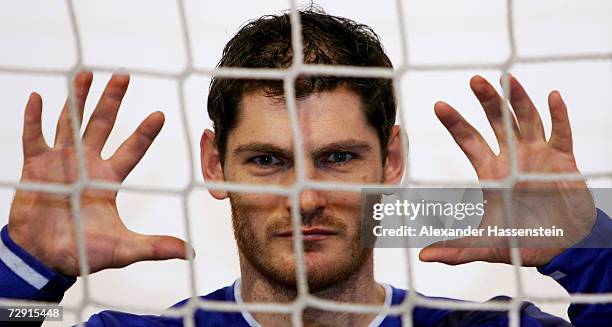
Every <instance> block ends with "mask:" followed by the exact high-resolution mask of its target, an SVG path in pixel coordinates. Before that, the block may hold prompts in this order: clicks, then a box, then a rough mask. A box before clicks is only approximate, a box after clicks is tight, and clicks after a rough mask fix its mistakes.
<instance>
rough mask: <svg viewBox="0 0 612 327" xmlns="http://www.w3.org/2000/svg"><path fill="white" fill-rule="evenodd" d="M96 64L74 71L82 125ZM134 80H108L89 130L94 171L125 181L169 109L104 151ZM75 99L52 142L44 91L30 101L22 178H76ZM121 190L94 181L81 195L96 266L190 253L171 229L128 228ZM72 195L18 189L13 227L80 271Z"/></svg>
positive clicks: (18, 236) (86, 140)
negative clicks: (46, 133)
mask: <svg viewBox="0 0 612 327" xmlns="http://www.w3.org/2000/svg"><path fill="white" fill-rule="evenodd" d="M92 79H93V75H92V73H91V72H81V73H79V74H77V75H76V76H75V78H74V81H73V83H74V88H75V99H76V101H75V102H76V106H77V110H78V113H79V116H80V118H79V125H80V122H81V121H82V118H83V110H84V106H85V100H86V98H87V94H88V92H89V88H90V86H91V83H92ZM128 84H129V76H128V75H120V74H115V75H113V76H112V77H111V79H110V81H109V82H108V84H107V85H106V88H105V89H104V92H103V94H102V96H101V97H100V100H99V102H98V104H97V106H96V108H95V110H94V112H93V114H92V115H91V118H90V119H89V122H88V124H87V127H86V129H85V132H84V134H83V136H82V144H83V148H84V154H85V160H86V162H87V163H86V166H87V173H88V176H89V177H90V179H93V180H103V181H108V182H116V183H121V182H123V180H125V178H126V177H127V176H128V174H129V173H130V172H131V171H132V169H134V167H135V166H136V165H137V164H138V162H139V161H140V159H142V157H143V156H144V155H145V153H146V151H147V150H148V148H149V146H150V145H151V143H152V142H153V140H154V139H155V137H157V135H158V134H159V132H160V131H161V128H162V126H163V124H164V115H163V114H162V113H161V112H155V113H152V114H151V115H149V116H148V117H147V118H146V119H145V120H144V121H143V122H142V123H141V124H140V125H139V126H138V128H136V130H135V131H134V132H133V133H132V135H130V137H128V138H127V139H126V140H125V141H124V142H123V144H122V145H121V146H120V147H119V148H118V149H117V151H116V152H115V153H114V154H113V155H112V156H111V157H110V158H109V159H107V160H104V159H102V157H101V151H102V148H103V147H104V144H105V143H106V141H107V139H108V137H109V135H110V133H111V130H112V128H113V126H114V124H115V119H116V117H117V112H118V111H119V107H120V105H121V101H122V99H123V96H124V95H125V93H126V90H127V87H128ZM70 106H71V103H70V101H69V100H66V103H65V105H64V108H63V110H62V112H61V114H60V117H59V120H58V122H57V129H56V134H55V142H54V145H53V146H52V147H49V146H48V145H47V143H46V142H45V140H44V138H43V134H42V130H41V114H42V99H41V97H40V95H38V94H37V93H32V94H31V95H30V98H29V99H28V102H27V104H26V108H25V115H24V127H23V154H24V164H23V169H22V175H21V181H22V182H41V183H62V184H71V183H74V182H76V181H77V180H78V178H79V170H78V161H77V153H76V149H75V147H74V137H75V135H74V134H73V130H72V128H71V118H70ZM116 197H117V192H115V191H108V190H94V189H87V190H85V191H84V192H83V193H82V196H81V208H80V209H81V219H82V226H83V233H84V236H85V242H86V249H87V254H88V261H89V262H88V264H89V268H90V272H92V273H93V272H96V271H99V270H102V269H106V268H119V267H124V266H127V265H129V264H131V263H134V262H137V261H144V260H163V259H172V258H185V244H184V242H183V241H182V240H180V239H177V238H175V237H171V236H147V235H141V234H138V233H135V232H132V231H130V230H128V229H127V228H126V227H125V225H124V224H123V223H122V222H121V219H120V217H119V213H118V210H117V204H116ZM74 226H75V225H74V220H73V217H72V212H71V207H70V196H69V195H60V194H52V193H43V192H32V191H23V190H18V191H17V192H16V195H15V199H14V201H13V203H12V205H11V211H10V216H9V224H8V229H9V235H10V236H11V238H12V239H13V240H14V241H15V242H16V243H17V244H18V245H20V246H21V247H22V248H24V249H25V250H26V251H27V252H29V253H30V254H32V255H33V256H35V257H36V258H37V259H39V260H40V261H41V262H43V263H44V264H45V265H47V266H48V267H50V268H52V269H54V270H56V271H58V272H61V273H64V274H66V275H71V276H76V275H79V274H80V269H79V258H78V251H77V245H76V244H77V243H76V234H75V227H74Z"/></svg>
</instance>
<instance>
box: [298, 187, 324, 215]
mask: <svg viewBox="0 0 612 327" xmlns="http://www.w3.org/2000/svg"><path fill="white" fill-rule="evenodd" d="M299 202H300V214H301V215H302V222H303V223H308V221H309V220H311V219H312V218H313V217H315V216H317V215H319V214H321V213H322V212H323V210H325V206H326V204H327V203H326V200H325V196H324V194H323V192H322V191H319V190H313V189H305V190H303V191H302V193H301V194H300V201H299Z"/></svg>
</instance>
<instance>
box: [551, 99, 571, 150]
mask: <svg viewBox="0 0 612 327" xmlns="http://www.w3.org/2000/svg"><path fill="white" fill-rule="evenodd" d="M548 108H549V109H550V118H551V121H552V132H551V136H550V141H549V143H550V145H551V146H552V147H554V148H556V149H558V150H560V151H564V152H569V153H571V152H572V151H573V141H572V128H571V126H570V120H569V116H568V113H567V106H566V105H565V102H564V101H563V98H561V94H560V93H559V91H552V92H550V94H549V95H548Z"/></svg>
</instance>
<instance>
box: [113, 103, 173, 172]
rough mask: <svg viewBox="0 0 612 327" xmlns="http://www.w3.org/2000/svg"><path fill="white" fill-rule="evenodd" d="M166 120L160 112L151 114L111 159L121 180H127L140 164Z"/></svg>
mask: <svg viewBox="0 0 612 327" xmlns="http://www.w3.org/2000/svg"><path fill="white" fill-rule="evenodd" d="M164 120H165V118H164V114H163V113H162V112H160V111H156V112H154V113H152V114H150V115H149V116H148V117H147V118H146V119H145V120H144V121H143V122H142V123H140V125H139V126H138V128H136V130H135V131H134V132H133V133H132V135H130V137H128V138H127V140H125V141H124V142H123V143H122V144H121V146H119V148H118V149H117V151H116V152H115V154H113V156H112V157H110V158H109V161H110V164H111V166H112V167H113V169H114V170H115V172H116V173H117V175H118V176H119V177H120V178H121V180H123V179H125V178H126V177H127V175H128V174H129V173H130V172H131V171H132V169H134V167H136V165H137V164H138V162H140V159H142V157H143V156H144V155H145V153H146V152H147V150H148V149H149V147H150V146H151V144H152V143H153V141H154V140H155V138H156V137H157V135H159V132H160V131H161V129H162V127H163V126H164Z"/></svg>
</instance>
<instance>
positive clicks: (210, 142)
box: [200, 129, 228, 200]
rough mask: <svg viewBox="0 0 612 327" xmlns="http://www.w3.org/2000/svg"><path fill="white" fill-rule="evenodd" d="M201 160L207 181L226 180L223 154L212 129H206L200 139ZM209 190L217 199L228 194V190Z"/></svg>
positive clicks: (203, 174) (223, 197) (203, 173)
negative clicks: (222, 159)
mask: <svg viewBox="0 0 612 327" xmlns="http://www.w3.org/2000/svg"><path fill="white" fill-rule="evenodd" d="M200 162H201V166H202V167H201V168H202V176H204V180H205V181H207V182H218V183H222V182H223V181H224V178H223V167H221V156H220V154H219V150H218V149H217V146H216V145H215V133H214V132H213V131H211V130H210V129H206V130H205V131H204V133H202V138H201V139H200ZM208 192H209V193H210V195H212V196H213V198H215V199H217V200H223V199H225V198H227V196H228V194H227V192H226V191H222V190H210V189H209V190H208Z"/></svg>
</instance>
